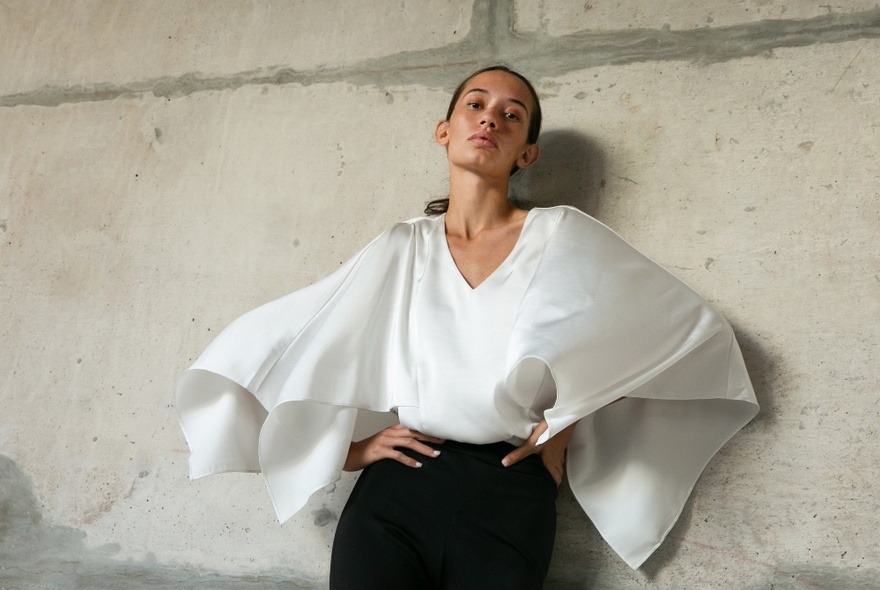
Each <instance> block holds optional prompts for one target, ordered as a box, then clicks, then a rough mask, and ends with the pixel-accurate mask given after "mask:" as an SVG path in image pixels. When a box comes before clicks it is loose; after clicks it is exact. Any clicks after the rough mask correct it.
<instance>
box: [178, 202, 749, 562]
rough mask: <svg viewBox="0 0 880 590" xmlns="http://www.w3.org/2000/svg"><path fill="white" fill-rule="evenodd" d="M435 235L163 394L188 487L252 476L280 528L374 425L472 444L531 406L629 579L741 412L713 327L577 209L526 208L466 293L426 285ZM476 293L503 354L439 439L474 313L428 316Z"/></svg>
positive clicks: (654, 270) (436, 250)
mask: <svg viewBox="0 0 880 590" xmlns="http://www.w3.org/2000/svg"><path fill="white" fill-rule="evenodd" d="M442 227H443V219H442V217H441V218H418V219H414V220H411V221H408V222H404V223H400V224H397V225H395V226H394V227H392V228H391V229H390V230H389V231H387V232H385V233H383V234H382V235H380V236H379V237H378V238H376V239H375V240H373V241H372V242H371V243H370V244H369V245H368V246H367V247H366V248H364V249H363V250H362V251H361V252H360V253H359V254H358V255H356V256H355V257H354V258H352V259H351V260H350V261H348V262H347V263H346V264H345V265H343V266H342V267H341V268H340V269H339V270H337V271H336V272H335V273H333V274H332V275H330V276H329V277H327V278H326V279H324V280H322V281H320V282H318V283H316V284H314V285H312V286H310V287H307V288H305V289H302V290H300V291H296V292H294V293H291V294H290V295H287V296H285V297H282V298H281V299H278V300H276V301H273V302H271V303H268V304H266V305H264V306H262V307H259V308H257V309H255V310H253V311H251V312H249V313H247V314H245V315H244V316H242V317H240V318H239V319H238V320H236V321H235V322H233V323H232V324H231V325H230V326H229V327H228V328H227V329H226V330H224V331H223V332H222V333H221V334H220V335H219V336H218V337H217V339H216V340H214V342H212V343H211V345H210V346H209V347H208V348H207V350H205V352H204V353H203V354H202V355H201V356H200V357H199V359H198V360H197V361H196V363H195V364H194V365H193V366H192V367H191V368H190V369H189V370H188V371H186V372H185V373H184V374H183V375H182V376H181V377H180V379H179V381H178V383H177V391H176V406H177V410H178V413H179V416H180V420H181V425H182V427H183V430H184V433H185V435H186V437H187V441H188V443H189V446H190V449H191V452H192V454H191V456H190V475H191V477H193V478H197V477H202V476H205V475H210V474H212V473H218V472H222V471H262V472H263V474H264V476H265V477H266V480H267V483H268V487H269V491H270V495H271V496H272V499H273V502H274V504H275V509H276V512H277V514H278V518H279V519H280V520H281V521H282V522H283V521H285V520H287V519H288V518H290V517H291V516H292V515H293V514H295V513H296V512H297V511H298V510H299V509H300V508H302V506H303V505H304V504H305V503H306V501H307V500H308V498H309V496H311V494H312V493H314V492H315V491H316V490H318V489H320V488H321V487H323V486H325V485H327V484H329V483H332V482H334V481H336V480H337V479H338V478H339V475H340V472H341V469H342V465H343V462H344V460H345V456H346V453H347V450H348V445H349V442H350V441H351V440H352V438H353V437H354V438H360V437H362V436H366V435H368V434H370V433H371V432H375V431H377V430H379V429H380V428H382V427H384V426H385V425H387V424H389V423H391V422H392V421H393V420H394V416H393V414H390V413H389V412H390V411H391V410H398V411H399V412H400V413H401V419H402V420H403V421H404V422H406V421H413V420H416V419H418V425H420V426H422V427H425V424H428V426H429V427H428V428H426V430H428V432H429V433H430V434H434V432H430V430H431V428H430V425H432V424H435V425H437V426H436V428H437V429H438V430H442V429H443V428H452V429H453V430H454V433H455V434H456V438H457V439H458V440H462V442H475V443H485V442H490V439H494V440H517V439H522V438H525V436H527V435H528V432H529V431H530V429H531V428H532V427H533V426H534V423H535V420H536V419H539V417H540V416H539V410H540V409H541V408H542V407H546V408H547V409H546V411H544V418H545V419H546V420H547V422H548V424H549V428H548V430H547V432H546V433H545V434H544V435H543V436H542V440H541V442H543V441H545V440H547V438H548V437H551V436H554V435H555V434H556V433H558V432H559V431H560V430H562V429H563V428H565V427H566V426H569V425H570V424H573V423H574V422H578V421H579V422H578V425H577V427H576V429H575V433H574V436H573V437H572V440H571V443H570V445H569V453H568V465H567V469H568V479H569V483H570V485H571V488H572V490H573V491H574V494H575V496H576V497H577V499H578V502H579V503H580V504H581V506H582V507H583V508H584V510H585V511H586V513H587V515H588V516H589V517H590V519H591V520H592V521H593V523H594V524H595V526H596V528H597V529H598V530H599V532H600V533H601V534H602V536H603V537H604V538H605V539H606V540H607V541H608V543H609V544H610V545H611V547H612V548H613V549H614V550H615V551H616V552H617V553H618V554H619V555H620V556H621V557H622V558H623V559H624V560H625V561H626V562H627V563H628V564H629V565H630V566H631V567H633V568H636V567H638V566H639V565H641V564H642V563H643V562H644V560H645V559H647V557H648V556H650V554H651V553H652V552H653V551H654V550H655V549H656V548H657V547H658V546H659V544H660V543H661V542H662V540H663V538H664V537H665V536H666V534H667V533H668V532H669V530H670V528H671V527H672V525H673V524H674V523H675V521H676V520H677V518H678V516H679V514H680V513H681V510H682V508H683V506H684V504H685V502H686V500H687V497H688V495H689V494H690V492H691V490H692V488H693V486H694V484H695V483H696V480H697V478H698V477H699V475H700V473H701V472H702V470H703V469H704V468H705V466H706V464H707V463H708V461H709V460H710V459H711V458H712V456H713V455H714V454H715V453H716V452H717V450H718V449H719V448H720V447H721V446H722V445H723V444H724V443H725V442H726V441H727V440H728V439H729V438H730V437H731V436H732V435H733V434H734V433H736V432H737V431H738V430H739V429H740V428H741V427H742V426H744V425H745V424H746V423H747V422H748V421H749V420H751V418H752V417H754V415H755V414H756V413H757V411H758V405H757V402H756V399H755V396H754V392H753V390H752V388H751V384H750V382H749V378H748V375H747V373H746V370H745V366H744V364H743V360H742V356H741V354H740V351H739V348H738V346H737V344H736V341H735V339H734V337H733V332H732V330H731V329H730V326H729V325H728V324H727V322H726V321H725V320H724V319H723V318H722V317H721V316H720V315H719V314H718V313H717V312H715V311H714V310H713V309H712V308H711V307H710V306H709V305H708V304H707V303H706V302H705V301H704V300H703V299H701V298H700V297H699V296H698V295H696V294H695V293H694V292H693V291H692V290H691V289H690V288H688V287H687V286H686V285H684V284H683V283H682V282H681V281H679V280H678V279H677V278H675V277H673V276H672V275H671V274H670V273H668V272H667V271H665V270H664V269H663V268H661V267H660V266H658V265H657V264H655V263H654V262H652V261H650V260H649V259H648V258H646V257H645V256H644V255H642V254H641V253H639V252H638V251H637V250H635V249H634V248H632V247H631V246H630V245H628V244H627V243H626V242H625V241H624V240H622V239H621V238H620V237H619V236H617V234H615V233H614V232H613V231H611V230H610V229H608V228H607V227H605V226H604V225H602V224H601V223H599V222H597V221H596V220H594V219H592V218H591V217H589V216H587V215H585V214H583V213H581V212H580V211H577V210H576V209H572V208H569V207H553V208H548V209H535V210H532V211H531V212H530V213H529V218H528V219H527V221H526V224H525V225H524V228H523V233H522V235H521V236H520V239H519V241H518V242H517V245H516V247H515V248H514V251H513V252H512V253H511V255H510V256H509V257H508V260H506V261H505V262H504V263H503V264H502V265H501V266H500V267H499V269H498V270H497V271H496V272H495V273H493V275H492V276H490V277H489V278H488V279H487V280H486V282H485V283H483V284H481V285H480V286H479V287H478V288H477V289H474V290H470V292H467V291H459V292H457V293H454V292H453V290H455V289H459V288H461V287H464V286H466V284H464V285H462V284H461V283H463V282H464V281H463V278H462V277H461V276H460V274H458V273H457V271H454V264H453V266H452V267H449V266H447V267H446V270H447V271H448V272H447V273H446V276H448V277H449V280H450V281H460V283H457V284H456V283H454V282H450V283H449V284H446V285H442V286H441V283H442V277H443V276H444V275H443V271H442V267H438V268H439V273H440V274H438V268H434V267H432V265H434V264H440V263H442V262H443V261H442V260H441V258H442V256H443V255H444V253H445V254H446V255H448V249H446V248H447V246H446V239H445V233H444V232H443V231H442ZM438 228H439V229H438ZM446 262H447V263H452V260H451V258H450V259H449V260H447V261H446ZM453 271H454V272H453ZM426 273H427V274H426ZM511 277H512V278H511ZM508 281H510V282H509V283H508ZM496 283H497V284H496ZM493 286H494V287H495V289H494V290H495V291H497V292H498V293H499V295H498V296H499V297H502V300H503V301H502V300H499V312H500V317H501V319H497V320H495V321H496V324H495V325H494V326H490V328H491V329H490V330H489V332H491V333H492V334H494V335H495V337H494V338H493V340H495V339H497V338H498V337H499V336H498V335H499V334H507V338H506V341H501V342H492V343H491V344H493V345H494V347H495V348H494V349H493V351H492V354H487V355H486V360H487V366H486V371H487V372H488V373H489V374H488V376H482V377H481V378H480V379H478V381H479V383H478V385H479V386H480V387H482V388H484V389H485V388H486V383H491V384H493V385H492V391H487V392H484V393H483V394H482V395H484V396H489V399H490V400H491V403H486V399H485V398H483V399H481V401H480V402H479V403H475V404H473V405H472V406H471V407H464V406H463V402H462V400H463V399H464V398H460V397H459V398H455V399H454V405H455V408H453V410H455V411H457V412H458V415H459V416H461V415H462V410H464V413H465V414H468V413H469V414H470V419H468V420H466V421H464V422H455V423H454V424H453V425H451V426H450V425H449V424H448V423H447V421H445V420H441V422H442V424H440V423H438V422H436V417H437V416H438V415H439V416H446V415H455V414H454V412H453V413H452V414H447V412H448V411H449V410H450V409H449V408H448V407H447V408H445V409H444V408H443V407H442V406H443V388H444V387H446V386H449V385H450V384H461V383H463V382H461V381H456V379H457V378H458V376H457V375H455V373H454V367H453V368H450V367H447V366H445V364H444V361H446V362H449V359H454V358H456V357H455V354H456V351H455V350H454V349H450V347H455V346H456V345H457V344H459V343H460V342H462V340H463V339H468V338H470V337H475V338H478V339H479V336H474V334H475V333H476V332H478V331H479V330H480V323H479V322H480V320H479V318H480V317H481V315H483V316H485V314H484V313H483V312H484V311H486V310H488V309H490V308H491V305H489V304H488V303H483V302H481V303H479V304H478V305H476V306H475V307H473V308H468V309H467V310H466V313H468V314H469V315H468V316H467V318H466V319H467V321H466V322H458V321H456V322H453V325H451V326H450V327H451V328H452V333H451V337H450V338H448V339H447V338H443V337H441V336H439V335H442V334H443V332H444V329H445V328H444V326H443V325H442V324H439V323H437V321H436V318H434V317H433V316H431V312H432V308H433V307H435V306H446V307H445V309H439V310H438V314H439V315H440V317H441V318H442V317H443V314H446V317H447V318H450V317H452V315H449V314H453V315H454V312H455V306H454V305H452V306H450V305H449V303H448V301H447V298H448V297H452V298H453V300H454V299H455V298H456V297H459V298H460V297H468V296H478V297H483V296H488V294H490V293H492V291H493ZM428 287H430V289H428V290H427V291H423V289H427V288H428ZM483 287H486V289H484V290H483V292H482V293H481V289H483ZM505 287H507V288H505ZM468 289H469V288H468ZM508 291H509V293H508ZM502 293H503V294H504V295H501V294H502ZM511 294H513V295H515V296H514V297H513V298H512V300H511V297H509V296H508V295H511ZM481 310H482V311H481ZM504 310H506V311H504ZM501 312H503V313H501ZM505 314H506V315H505ZM505 318H508V319H505ZM432 321H433V322H434V325H433V326H429V324H430V323H431V322H432ZM499 322H500V323H499ZM505 322H506V323H505ZM429 327H430V329H428V328H429ZM422 328H425V330H424V331H422ZM468 328H469V329H468ZM462 330H464V331H465V332H466V333H461V332H462ZM426 335H428V338H429V339H430V342H425V341H424V340H423V339H424V338H425V337H426ZM487 345H488V344H487V343H486V342H485V341H483V340H480V342H479V347H483V346H487ZM479 347H478V348H479ZM437 350H440V351H441V353H442V354H439V355H434V356H431V355H430V354H428V352H430V351H437ZM450 350H452V352H450ZM468 350H469V351H470V352H468V354H473V352H472V351H473V350H474V349H473V348H471V349H468ZM498 350H501V351H503V358H502V357H500V356H499V355H498V354H497V351H498ZM477 360H479V359H477ZM479 366H480V363H479V362H476V363H472V364H471V365H470V367H471V369H469V371H471V374H473V370H474V369H473V367H479ZM499 369H500V373H499V372H498V371H499ZM450 371H453V372H452V373H450ZM444 373H447V374H449V377H448V379H447V380H446V381H444V379H445V378H444ZM548 377H551V378H552V379H549V383H550V387H549V388H548ZM552 385H555V390H556V398H555V400H553V399H552ZM548 390H549V391H550V392H551V397H550V398H548V397H547V392H548ZM477 394H478V393H477ZM477 394H475V393H473V392H469V394H468V395H477ZM620 398H624V399H620ZM548 399H549V401H550V404H551V405H549V407H548V406H547V400H548ZM618 399H620V401H619V402H617V403H613V404H612V403H611V402H614V401H615V400H618ZM438 403H439V404H440V405H439V406H438V405H437V404H438ZM432 408H434V411H431V409H432ZM438 408H439V410H438ZM536 410H538V413H536ZM524 435H525V436H524ZM440 436H445V435H444V434H440Z"/></svg>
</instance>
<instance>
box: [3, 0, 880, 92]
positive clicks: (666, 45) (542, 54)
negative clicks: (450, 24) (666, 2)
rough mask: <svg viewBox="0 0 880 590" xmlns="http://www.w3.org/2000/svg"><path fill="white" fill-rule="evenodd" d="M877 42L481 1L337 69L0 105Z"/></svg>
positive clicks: (401, 81) (386, 80) (448, 78)
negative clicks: (383, 51)
mask: <svg viewBox="0 0 880 590" xmlns="http://www.w3.org/2000/svg"><path fill="white" fill-rule="evenodd" d="M877 38H880V8H876V9H874V10H868V11H864V12H857V13H851V14H836V13H830V14H827V15H823V16H817V17H814V18H811V19H805V20H782V19H779V20H762V21H758V22H753V23H746V24H738V25H731V26H726V27H712V28H708V27H707V28H699V29H692V30H684V31H673V30H671V29H669V28H662V29H635V30H619V31H608V32H600V33H593V32H584V33H572V34H568V35H564V36H559V37H554V36H550V35H547V34H544V33H537V32H529V33H523V32H517V31H516V28H515V15H514V5H513V3H509V2H504V1H502V0H481V1H477V2H475V3H474V7H473V13H472V22H471V26H470V30H469V31H468V33H467V35H466V36H465V37H464V38H463V39H462V40H461V41H458V42H456V43H454V44H451V45H447V46H443V47H439V48H433V49H426V50H421V51H408V52H404V53H401V54H395V55H390V56H386V57H380V58H372V59H367V60H362V61H355V62H354V63H351V64H346V65H344V66H340V67H332V66H325V67H321V68H315V69H306V70H297V69H294V68H290V67H284V66H277V67H265V68H261V69H259V70H252V71H245V72H238V73H235V74H231V75H223V76H211V75H208V74H203V73H189V74H185V75H182V76H177V77H171V78H158V79H151V80H143V81H132V82H129V83H126V84H112V83H95V84H88V85H67V86H63V87H62V86H44V87H42V88H39V89H35V90H30V91H25V92H20V93H15V94H7V95H5V96H0V107H14V106H19V105H37V106H58V105H61V104H67V103H75V102H85V101H103V100H114V99H117V98H133V97H137V96H140V95H144V94H147V95H152V96H155V97H163V98H175V97H180V96H187V95H189V94H192V93H194V92H208V91H220V90H235V89H238V88H241V87H242V86H250V85H257V86H262V85H267V84H268V85H284V84H302V85H309V84H319V83H332V82H348V83H351V84H374V85H379V86H398V85H410V84H422V85H427V86H437V85H439V86H441V87H445V88H449V87H451V86H454V85H455V83H456V82H457V81H458V80H459V79H460V78H461V77H462V76H464V75H466V73H467V72H469V71H471V70H473V69H474V68H475V66H476V65H477V64H482V63H492V62H496V61H502V62H509V63H516V64H517V67H518V68H519V69H520V70H522V71H523V72H524V73H525V74H526V75H528V76H530V77H533V78H535V79H538V78H541V77H555V76H562V75H565V74H567V73H569V72H573V71H579V70H584V69H589V68H596V67H600V66H608V65H625V64H633V63H639V62H655V61H678V60H683V61H694V62H698V63H706V64H708V63H718V62H723V61H728V60H732V59H741V58H743V57H751V56H757V55H767V54H769V53H770V52H772V51H773V50H774V49H780V48H786V47H803V46H807V45H812V44H816V43H842V42H846V41H854V40H859V39H877Z"/></svg>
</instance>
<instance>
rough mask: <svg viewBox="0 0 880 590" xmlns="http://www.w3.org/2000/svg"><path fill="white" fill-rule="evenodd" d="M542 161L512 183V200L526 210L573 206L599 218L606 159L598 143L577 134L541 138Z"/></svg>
mask: <svg viewBox="0 0 880 590" xmlns="http://www.w3.org/2000/svg"><path fill="white" fill-rule="evenodd" d="M538 145H540V146H541V157H540V158H539V159H538V161H537V162H535V164H533V165H532V166H531V167H529V168H527V169H525V170H524V171H522V172H520V173H518V174H516V175H514V176H513V178H512V179H511V181H510V193H511V199H512V200H513V201H514V202H516V203H517V204H519V205H520V206H522V207H524V208H527V209H529V208H532V207H550V206H553V205H570V206H572V207H576V208H578V209H580V210H581V211H583V212H584V213H587V214H589V215H592V216H593V217H595V216H596V212H597V210H598V205H599V189H600V188H601V186H602V183H603V182H604V181H603V178H604V177H605V156H604V154H603V152H602V150H601V149H600V147H599V144H598V143H596V141H594V140H592V139H590V138H589V137H587V136H586V135H583V134H581V133H578V132H575V131H569V130H557V131H547V132H545V133H542V134H541V139H540V140H539V142H538Z"/></svg>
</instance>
